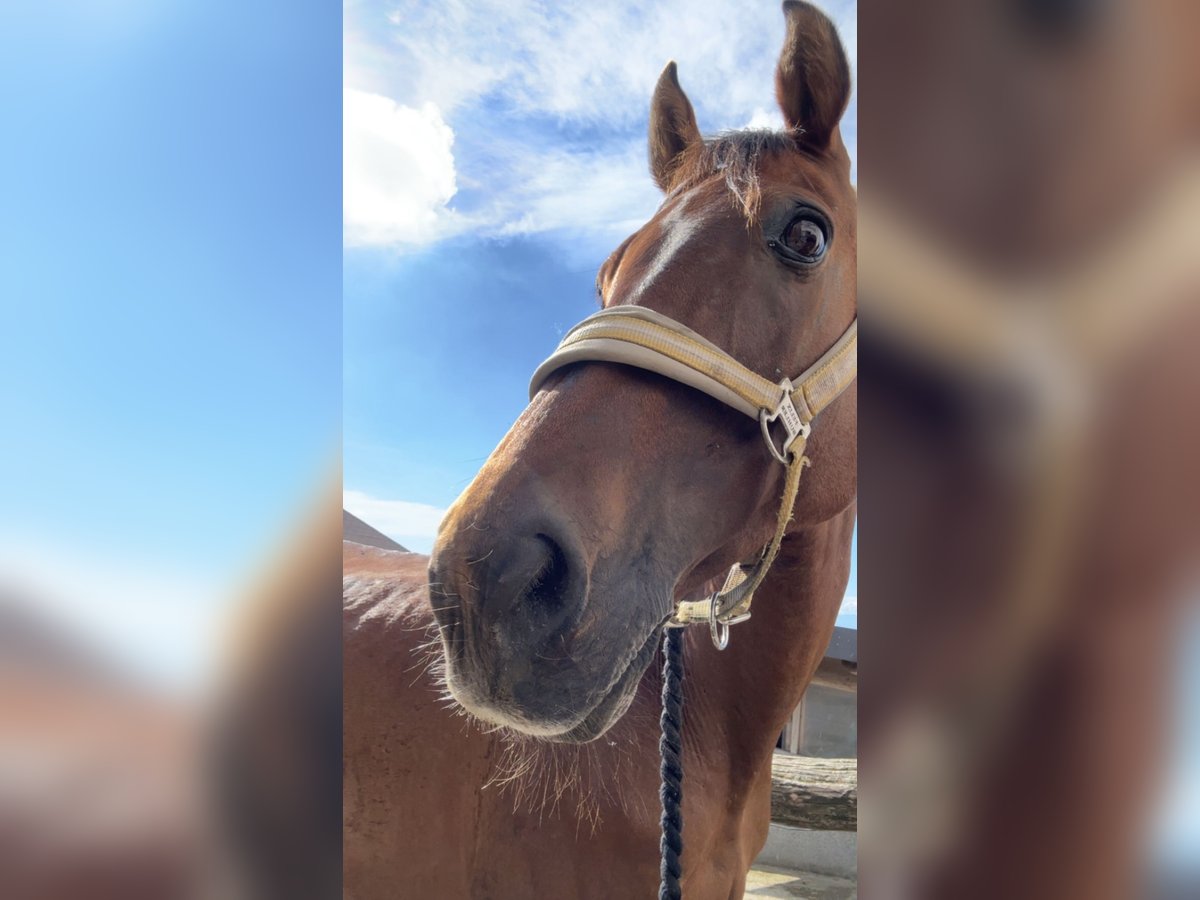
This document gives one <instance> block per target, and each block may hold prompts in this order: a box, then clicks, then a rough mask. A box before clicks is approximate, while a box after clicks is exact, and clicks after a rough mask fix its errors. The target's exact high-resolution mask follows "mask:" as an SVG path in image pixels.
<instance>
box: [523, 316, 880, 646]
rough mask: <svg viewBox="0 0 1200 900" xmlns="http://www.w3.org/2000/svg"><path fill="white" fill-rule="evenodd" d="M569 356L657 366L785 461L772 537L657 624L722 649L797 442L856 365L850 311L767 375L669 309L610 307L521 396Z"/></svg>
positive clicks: (791, 480) (775, 545) (768, 559)
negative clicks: (753, 423) (754, 431)
mask: <svg viewBox="0 0 1200 900" xmlns="http://www.w3.org/2000/svg"><path fill="white" fill-rule="evenodd" d="M577 362H615V363H623V364H624V365H629V366H635V367H637V368H639V369H646V370H648V371H650V372H657V373H658V374H659V375H663V376H665V377H667V378H670V379H671V380H672V381H678V382H679V383H681V384H686V385H687V386H688V387H691V388H695V389H696V390H698V391H701V392H702V393H705V394H707V395H708V396H710V397H712V398H714V399H716V400H719V401H721V402H722V403H724V404H725V405H726V406H731V407H733V408H734V409H736V410H737V411H738V412H740V413H743V414H744V415H747V416H749V417H750V418H752V419H757V420H758V423H759V426H760V428H761V429H762V435H763V440H764V441H765V442H766V445H767V449H768V450H769V451H770V453H771V456H772V457H774V458H775V459H776V460H778V461H779V462H780V463H782V464H783V465H784V466H785V467H786V468H787V475H786V477H785V481H784V492H783V499H782V503H781V506H780V510H779V515H778V517H777V521H776V524H775V535H774V537H773V538H772V539H771V541H770V543H768V544H767V545H766V547H765V548H764V549H763V551H762V553H761V554H760V555H759V557H758V559H757V560H756V561H755V562H752V563H738V564H736V565H734V566H733V568H731V569H730V570H729V574H728V575H727V576H726V578H725V584H724V586H723V587H722V588H721V590H719V591H717V592H716V593H714V594H712V595H710V596H709V597H707V598H705V599H704V600H692V601H681V602H680V603H679V604H678V605H677V606H676V608H675V611H674V612H673V614H672V615H671V617H670V619H668V620H667V622H666V625H667V627H668V628H682V627H684V626H686V625H692V624H696V623H701V622H707V623H708V624H709V628H710V629H711V632H712V638H713V643H714V644H715V645H716V646H717V649H719V650H723V649H725V647H726V646H727V645H728V643H729V626H730V625H736V624H737V623H738V622H744V621H745V620H746V619H748V618H750V604H751V602H752V601H753V599H754V591H755V590H756V589H757V588H758V586H759V585H760V584H761V583H762V580H763V578H764V577H765V576H766V574H767V570H768V569H769V568H770V567H771V563H773V562H774V561H775V556H776V555H777V554H778V552H779V546H780V544H781V543H782V541H783V534H784V531H786V529H787V524H788V522H789V521H791V518H792V506H793V505H794V503H795V500H796V493H797V491H798V489H799V486H800V474H801V472H802V471H803V469H804V467H805V466H807V465H808V463H809V460H808V458H807V457H806V456H804V447H805V444H806V443H807V441H808V436H809V434H810V432H811V431H812V421H813V419H815V418H816V416H817V414H818V413H820V412H821V410H823V409H825V407H827V406H828V405H829V404H830V403H832V402H833V401H834V400H835V399H836V398H837V397H838V396H839V395H840V394H841V393H842V391H844V390H845V389H846V388H847V387H848V386H849V385H850V383H851V382H852V381H854V378H855V376H856V374H857V372H858V319H857V318H855V319H854V321H852V322H851V323H850V325H849V327H847V328H846V330H845V332H843V334H842V336H841V337H840V338H838V340H837V342H836V343H835V344H834V345H833V346H832V347H830V348H829V349H828V350H827V351H825V353H824V354H822V355H821V357H820V358H819V359H818V360H817V361H816V362H814V363H813V364H812V365H811V366H809V367H808V368H807V369H805V370H804V372H802V373H801V374H800V375H798V376H797V377H796V378H784V379H783V380H782V381H780V382H778V383H776V382H773V381H771V380H769V379H767V378H763V377H762V376H761V375H758V374H757V373H755V372H752V371H751V370H750V369H748V368H746V367H745V366H744V365H742V364H741V363H739V362H738V361H737V360H736V359H734V358H733V357H732V356H730V355H729V354H728V353H726V352H725V351H724V350H722V349H721V348H720V347H718V346H716V345H715V344H713V343H711V342H710V341H708V340H706V339H705V338H703V337H701V336H700V335H699V334H697V333H696V332H694V331H692V330H691V329H690V328H688V327H686V326H685V325H681V324H680V323H679V322H676V321H675V320H674V319H672V318H670V317H668V316H664V315H662V314H661V313H657V312H654V311H653V310H650V309H646V308H644V307H640V306H614V307H612V308H610V309H603V310H601V311H600V312H598V313H595V314H594V315H591V316H588V317H587V318H586V319H584V320H583V321H582V322H580V323H579V324H578V325H576V326H575V327H574V328H572V329H571V330H570V331H568V332H567V334H566V336H565V337H564V338H563V339H562V342H561V343H560V344H559V345H558V349H556V350H555V351H554V352H553V353H552V354H551V355H550V357H549V358H548V359H547V360H546V361H545V362H543V363H542V364H541V365H540V366H538V369H537V371H536V372H534V373H533V378H532V380H531V381H530V385H529V396H530V398H531V399H532V397H533V396H534V395H535V394H536V393H537V392H538V391H539V390H540V389H541V386H542V385H543V384H544V383H545V381H546V379H547V378H548V377H549V376H550V374H551V373H552V372H556V371H558V370H559V369H561V368H562V367H563V366H568V365H571V364H572V363H577ZM776 423H778V424H779V426H780V427H782V429H783V436H782V439H781V440H780V441H779V443H778V444H777V443H776V438H775V437H774V436H773V435H772V426H774V425H775V424H776Z"/></svg>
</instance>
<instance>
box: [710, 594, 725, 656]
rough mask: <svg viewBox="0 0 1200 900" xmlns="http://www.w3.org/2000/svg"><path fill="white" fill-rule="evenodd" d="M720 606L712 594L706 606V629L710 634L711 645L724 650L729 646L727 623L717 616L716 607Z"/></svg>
mask: <svg viewBox="0 0 1200 900" xmlns="http://www.w3.org/2000/svg"><path fill="white" fill-rule="evenodd" d="M719 606H720V604H719V603H717V598H716V597H715V596H714V597H713V598H712V600H711V602H710V604H709V607H708V631H709V633H710V634H711V635H712V642H713V646H715V647H716V648H717V649H718V650H724V649H725V648H726V647H728V646H729V625H728V623H726V622H722V621H721V620H720V619H718V618H717V609H718V607H719Z"/></svg>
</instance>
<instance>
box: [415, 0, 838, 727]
mask: <svg viewBox="0 0 1200 900" xmlns="http://www.w3.org/2000/svg"><path fill="white" fill-rule="evenodd" d="M784 10H785V14H786V18H787V37H786V40H785V43H784V48H783V52H782V54H781V57H780V60H779V65H778V68H777V72H776V94H777V98H778V101H779V105H780V107H781V109H782V112H783V117H784V120H785V123H786V126H787V127H786V130H784V131H781V132H772V131H743V132H734V133H729V134H723V135H720V136H717V137H715V138H707V139H706V138H703V137H702V136H701V134H700V131H699V129H698V128H697V124H696V118H695V114H694V112H693V109H692V105H691V103H690V102H689V101H688V98H687V97H686V95H685V94H684V92H683V90H682V89H681V87H680V85H679V81H678V79H677V76H676V67H675V64H674V63H670V64H668V65H667V67H666V69H665V70H664V71H663V73H662V75H661V77H660V78H659V81H658V85H657V87H656V89H655V91H654V96H653V100H652V105H651V113H650V128H649V151H650V170H651V174H652V175H653V177H654V180H655V181H656V182H657V184H658V186H659V187H660V188H661V189H662V191H663V192H664V194H665V198H664V200H663V203H662V205H661V206H660V207H659V209H658V211H657V212H656V213H655V214H654V216H653V217H652V218H651V219H650V221H649V222H647V223H646V224H645V225H644V226H643V227H642V228H641V229H639V230H638V231H637V232H636V233H634V234H633V235H631V236H630V237H629V238H628V239H626V240H625V241H624V243H622V244H621V245H620V246H619V247H618V248H617V249H616V251H615V252H614V253H613V254H612V255H611V256H610V257H609V258H608V260H607V261H606V262H605V263H604V264H603V265H602V266H601V268H600V272H599V276H598V278H597V287H598V292H599V295H600V300H601V304H602V306H603V307H605V308H606V309H608V308H614V307H624V306H634V307H642V308H645V309H648V310H652V311H654V312H656V313H659V314H661V315H664V316H667V317H669V318H670V319H672V320H674V321H676V322H678V323H682V324H684V325H686V326H687V327H688V328H690V329H692V330H693V331H695V332H697V333H698V334H699V335H701V336H702V337H703V338H705V339H707V340H708V341H710V342H712V343H713V344H715V345H717V347H719V348H721V350H723V351H725V353H727V354H729V355H730V356H732V357H733V358H734V359H736V360H737V361H738V362H740V363H741V364H742V365H743V366H745V367H747V368H749V369H751V370H753V371H754V372H755V373H757V374H758V375H760V376H762V377H764V378H766V379H769V380H770V381H771V382H778V381H780V379H782V378H785V377H790V376H792V375H795V374H796V373H798V372H802V371H804V370H805V369H807V368H808V367H809V366H810V365H811V364H812V363H813V361H814V360H816V359H818V358H819V357H821V355H822V354H823V353H824V352H825V351H826V350H827V349H828V348H829V347H830V346H831V345H833V344H834V343H835V342H836V341H837V340H838V338H839V336H840V335H842V334H843V333H844V332H845V331H846V330H847V328H848V327H849V325H850V323H851V322H853V321H854V319H855V310H856V244H857V240H856V226H855V220H856V205H857V204H856V196H855V192H854V189H853V187H852V185H851V183H850V161H849V157H848V155H847V152H846V148H845V146H844V144H843V142H842V139H841V135H840V132H839V121H840V119H841V117H842V114H843V112H844V111H845V108H846V105H847V102H848V100H849V95H850V74H849V67H848V65H847V63H846V58H845V55H844V52H843V50H842V46H841V43H840V41H839V39H838V36H837V33H836V31H835V29H834V27H833V25H832V23H831V22H830V21H829V20H828V19H827V18H826V17H825V16H824V15H823V14H822V13H820V12H818V11H817V10H816V9H814V8H813V7H811V6H809V5H808V4H805V3H798V2H788V3H785V4H784ZM854 393H855V390H854V387H853V385H852V386H851V387H850V388H849V389H848V390H847V391H846V392H845V393H844V394H842V395H841V396H840V397H839V398H838V399H837V400H836V401H835V402H833V403H832V404H831V405H830V406H829V407H828V409H827V410H826V411H825V412H823V413H822V415H821V418H820V419H819V420H818V421H817V423H816V424H815V426H814V428H813V432H812V435H811V438H810V439H809V441H808V443H807V447H806V451H805V452H806V454H807V456H808V457H809V458H810V459H811V462H812V469H813V473H814V474H812V475H811V476H809V477H808V478H806V479H805V480H804V481H803V482H801V488H800V493H799V495H798V499H797V502H796V506H795V519H794V522H793V525H792V526H791V527H793V528H798V527H804V526H806V525H811V524H814V523H816V522H819V521H823V520H825V519H827V518H829V517H831V516H833V515H835V514H836V513H837V512H839V511H841V510H843V509H844V508H845V507H846V506H847V505H848V504H849V503H850V502H851V501H852V500H853V496H854V493H855V467H856V458H855V446H856V427H857V423H856V413H855V410H856V399H855V396H854ZM783 475H784V468H783V467H782V466H780V465H779V464H778V463H776V462H774V460H773V459H772V456H771V454H770V452H769V451H768V449H767V447H766V446H765V445H764V442H763V439H762V436H761V435H760V429H759V426H758V424H756V423H755V422H753V421H752V420H751V419H748V418H746V417H744V416H742V415H739V414H738V413H737V412H736V411H735V410H733V409H731V408H729V407H727V406H724V405H722V404H720V403H718V402H717V401H716V400H714V399H712V398H711V397H709V396H707V395H705V394H704V393H701V392H699V391H697V390H694V389H692V388H689V387H686V386H684V385H683V384H680V383H678V382H676V381H673V380H670V379H668V378H664V377H662V376H661V375H658V374H655V373H653V372H647V371H643V370H642V369H639V368H634V367H632V366H629V365H622V364H618V363H612V362H587V363H583V364H575V365H570V366H566V367H563V368H560V369H558V370H556V371H555V372H553V373H552V374H551V375H550V376H549V377H548V378H547V379H546V380H545V381H544V382H542V383H541V385H540V389H539V390H538V391H537V393H536V395H535V396H534V397H533V399H532V400H531V402H530V404H529V406H528V407H527V408H526V410H525V411H524V413H523V414H522V415H521V416H520V418H519V419H518V420H517V421H516V423H515V424H514V425H513V426H512V428H511V430H510V431H509V433H508V434H507V435H506V436H505V437H504V439H503V440H502V441H501V443H500V445H499V446H498V447H497V448H496V450H495V451H494V452H493V453H492V455H491V456H490V457H489V459H488V460H487V462H486V463H485V465H484V467H483V469H482V470H481V471H480V472H479V474H478V476H477V477H476V478H475V479H474V481H473V482H472V483H471V484H470V485H469V486H468V488H467V489H466V491H465V492H464V493H463V494H462V496H461V497H460V498H459V499H458V500H457V501H456V502H455V504H454V505H453V507H452V508H451V509H450V511H449V512H448V514H447V515H446V518H445V520H444V521H443V523H442V525H441V528H440V531H439V534H438V539H437V543H436V546H435V548H434V553H433V557H432V561H431V564H430V595H431V601H432V605H433V608H434V611H435V615H436V617H437V621H438V625H439V628H440V633H441V638H442V643H443V650H444V652H445V657H446V673H447V682H448V686H449V689H450V691H451V693H452V694H453V696H454V698H455V699H456V700H457V701H458V702H459V703H460V704H461V705H462V706H463V707H465V708H466V709H467V710H468V711H469V712H470V713H472V714H474V715H475V716H476V717H478V718H480V719H482V720H484V721H487V722H490V723H495V724H498V725H503V726H507V727H511V728H513V729H515V730H517V731H520V732H523V733H526V734H531V735H536V736H540V737H543V738H547V739H551V740H557V741H567V742H582V741H587V740H591V739H593V738H595V737H597V736H599V735H601V734H603V733H604V732H605V731H606V730H607V729H608V728H609V727H610V726H611V725H612V724H613V723H614V722H615V721H616V720H617V719H618V718H620V716H621V715H622V714H623V713H624V712H625V711H626V709H627V708H628V707H629V705H630V703H631V702H632V698H633V695H634V692H635V690H636V688H637V685H638V682H639V681H640V680H641V677H642V675H643V673H644V672H645V670H646V668H647V666H648V665H649V664H650V662H651V660H652V658H653V657H654V654H655V650H656V648H657V645H658V642H659V637H660V635H661V630H662V628H663V626H664V623H665V621H666V620H667V619H668V618H669V617H670V615H671V614H672V612H673V610H674V608H675V604H676V603H677V602H678V601H680V600H684V599H689V598H694V597H696V596H698V595H702V594H703V592H704V590H705V588H706V586H707V585H709V584H710V582H712V581H713V579H714V578H716V577H718V576H719V575H721V574H722V573H723V572H725V571H726V570H727V569H728V568H729V567H730V566H731V565H734V564H736V563H739V562H743V561H746V560H753V559H754V558H755V557H756V555H757V554H758V553H760V552H761V550H762V547H763V545H764V544H765V543H766V542H767V541H768V540H769V538H770V537H771V534H772V531H773V528H774V526H775V522H776V518H777V513H778V509H777V507H778V504H779V496H780V493H781V489H782V485H783Z"/></svg>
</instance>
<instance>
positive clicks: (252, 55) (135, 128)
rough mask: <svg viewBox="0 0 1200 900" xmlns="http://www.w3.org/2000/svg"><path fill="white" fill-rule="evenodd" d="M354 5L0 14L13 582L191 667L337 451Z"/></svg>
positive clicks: (85, 629)
mask: <svg viewBox="0 0 1200 900" xmlns="http://www.w3.org/2000/svg"><path fill="white" fill-rule="evenodd" d="M339 12H340V11H339V10H337V9H336V7H334V8H331V9H330V10H328V11H327V12H325V13H317V12H315V11H313V10H310V11H308V13H307V14H306V15H304V16H302V17H296V16H294V15H293V10H292V6H291V5H290V4H285V3H282V2H266V3H254V4H242V3H234V2H230V0H217V2H213V0H203V2H201V0H175V2H171V3H158V2H152V0H85V2H82V3H79V2H72V3H66V2H64V0H41V2H38V3H32V2H29V3H25V2H17V3H15V4H13V3H8V4H4V8H3V11H2V12H0V108H2V109H3V115H4V133H5V138H4V140H3V141H2V142H0V196H2V197H3V198H4V199H3V202H2V203H0V303H3V309H4V329H3V333H2V336H0V342H2V346H3V352H2V353H0V416H2V417H3V421H4V422H5V423H6V429H5V438H4V440H3V441H2V442H0V459H2V460H3V466H4V472H5V477H4V478H3V479H0V587H3V588H4V589H16V590H17V591H19V592H20V593H21V594H22V595H24V596H26V597H29V598H30V599H35V600H36V601H37V603H38V604H39V606H40V607H41V609H42V610H43V612H44V613H45V614H46V615H48V616H51V617H53V618H56V619H57V620H60V621H62V622H64V623H66V624H68V625H69V626H70V627H72V628H74V629H76V630H77V631H80V632H82V633H84V634H86V635H88V636H89V637H91V638H93V639H95V640H96V641H97V642H98V643H100V644H101V645H102V646H103V647H105V648H106V649H109V650H111V651H113V652H114V653H115V654H116V655H118V656H122V657H124V658H126V659H128V660H129V661H131V663H132V664H133V665H134V668H136V669H140V670H142V671H146V672H149V673H151V674H153V675H155V676H160V677H162V678H164V679H167V680H170V681H180V680H182V681H191V680H194V679H196V678H197V677H198V676H199V674H200V673H201V672H202V671H204V670H205V669H206V667H207V665H208V663H209V662H210V660H211V656H212V645H211V642H209V641H208V640H207V638H208V637H209V636H211V634H212V632H213V631H214V629H216V628H217V627H218V625H217V622H218V619H219V615H218V612H219V611H220V610H223V609H224V608H225V607H227V606H228V604H229V598H230V597H231V596H232V593H233V591H234V590H235V589H236V588H238V587H240V586H241V585H242V584H243V583H244V581H245V580H246V578H247V576H248V575H250V574H251V573H252V572H253V571H254V570H255V569H256V568H257V567H259V566H260V565H261V564H262V561H263V558H264V555H265V554H266V553H268V552H269V551H271V550H272V549H273V546H274V545H275V544H276V543H277V542H279V541H281V540H282V539H283V535H284V532H285V530H286V528H287V527H289V525H290V524H291V522H292V521H293V520H294V519H295V518H296V517H297V515H298V514H300V512H301V511H302V510H303V509H304V507H305V505H306V504H307V503H308V502H310V495H311V494H312V493H313V492H314V489H315V485H316V483H317V481H318V480H319V479H321V478H332V476H333V472H334V469H335V467H336V462H337V452H338V428H339V424H340V422H339V412H340V402H341V397H340V390H339V385H340V380H339V375H340V357H339V347H340V330H341V305H340V288H341V229H340V212H341V199H340V198H341V185H340V183H339V180H338V177H339V172H340V168H341V141H340V119H341V89H340V80H341V79H340V74H341V71H340V70H341V46H340V40H339V32H340V15H339Z"/></svg>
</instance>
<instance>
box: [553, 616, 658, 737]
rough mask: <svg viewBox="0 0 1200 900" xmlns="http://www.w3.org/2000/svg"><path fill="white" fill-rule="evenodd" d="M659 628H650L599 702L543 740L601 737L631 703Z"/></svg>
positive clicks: (649, 659) (651, 653)
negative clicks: (557, 732)
mask: <svg viewBox="0 0 1200 900" xmlns="http://www.w3.org/2000/svg"><path fill="white" fill-rule="evenodd" d="M661 633H662V629H661V628H656V629H654V631H653V632H651V633H650V636H649V637H648V638H647V639H646V642H645V643H644V644H643V645H642V646H641V648H640V649H639V650H638V652H637V654H636V655H635V656H634V657H633V659H632V660H630V662H629V665H628V666H626V667H625V671H624V672H622V673H621V674H620V675H619V676H618V677H617V680H616V681H615V682H614V683H613V685H612V686H611V687H610V688H609V689H608V691H607V692H605V693H604V694H602V695H601V697H600V700H599V702H598V703H597V704H596V705H595V706H593V707H592V709H591V711H590V712H589V713H588V714H587V715H585V716H584V717H583V719H582V720H581V721H580V722H579V724H577V725H575V726H574V727H572V728H570V729H569V730H567V731H564V732H562V733H561V734H555V735H547V736H546V740H548V741H552V742H554V743H558V744H586V743H588V742H589V741H594V740H596V739H597V738H599V737H601V736H602V735H603V734H604V733H605V732H607V731H608V730H609V729H610V728H612V727H613V726H614V725H615V724H616V723H617V722H618V721H620V719H621V717H622V716H623V715H625V713H627V712H628V711H629V707H630V706H632V705H633V699H634V697H636V696H637V689H638V685H639V684H640V683H641V681H642V676H643V675H645V674H646V669H647V668H649V666H650V662H651V660H653V659H654V652H655V650H657V649H658V643H659V636H660V634H661Z"/></svg>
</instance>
